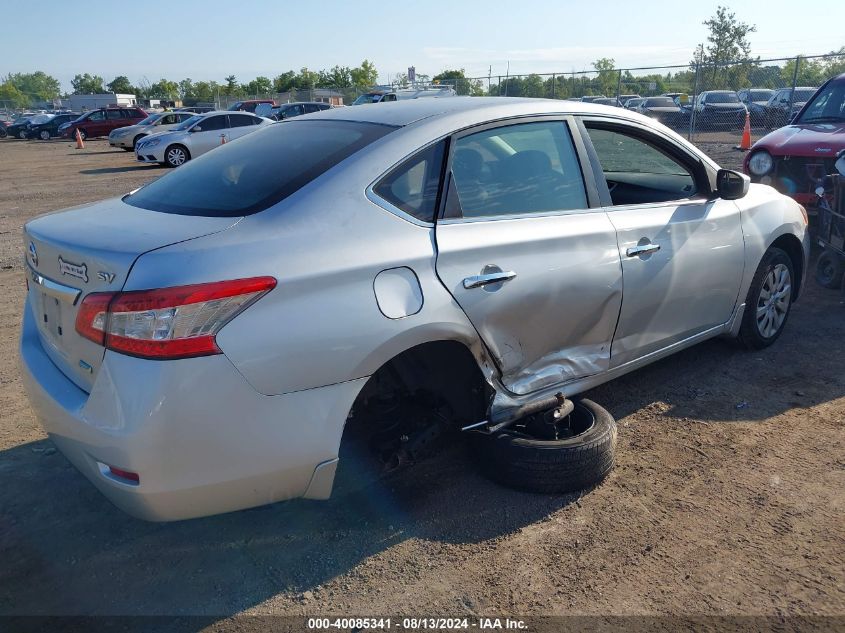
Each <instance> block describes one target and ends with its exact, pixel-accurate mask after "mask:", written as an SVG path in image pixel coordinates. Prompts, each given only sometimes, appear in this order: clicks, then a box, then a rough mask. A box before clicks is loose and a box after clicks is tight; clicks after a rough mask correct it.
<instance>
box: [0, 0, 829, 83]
mask: <svg viewBox="0 0 845 633" xmlns="http://www.w3.org/2000/svg"><path fill="white" fill-rule="evenodd" d="M723 1H724V0H723ZM132 4H137V6H138V7H139V8H138V9H137V10H135V11H130V10H129V7H130V6H131V5H132ZM717 4H718V2H712V3H710V2H701V1H679V0H675V1H669V0H662V1H660V2H656V1H653V2H632V1H631V0H628V1H617V0H601V1H593V2H585V1H584V0H580V1H578V2H566V1H563V0H557V1H552V0H533V1H532V0H526V1H524V2H514V1H513V0H511V1H510V2H496V1H495V0H488V1H486V2H481V1H476V0H462V1H457V0H452V1H447V0H427V1H426V2H423V3H408V2H401V1H396V2H385V1H383V0H382V1H380V2H376V1H373V0H358V1H356V2H336V1H334V0H322V1H320V0H318V1H314V2H290V1H289V0H288V1H273V2H254V1H251V0H240V1H238V2H235V1H233V0H202V1H201V2H192V1H190V0H188V1H184V0H177V1H173V0H170V1H167V0H144V1H142V2H139V3H132V2H109V1H106V2H100V3H86V2H67V0H63V1H61V2H59V1H57V0H39V2H36V3H31V4H26V5H25V6H23V7H21V8H19V9H18V10H16V11H15V12H14V14H15V15H14V19H13V22H14V23H15V24H16V26H15V28H11V27H10V25H9V24H8V23H7V24H6V27H7V28H4V29H3V36H2V38H0V73H2V74H3V75H5V74H6V73H8V72H19V71H20V72H31V71H34V70H43V71H45V72H47V73H49V74H51V75H53V76H55V77H57V78H59V79H60V80H61V81H62V84H63V88H66V89H69V87H70V79H71V78H72V77H73V76H74V75H75V74H76V73H84V72H88V73H91V74H97V75H100V76H102V77H104V78H105V80H106V81H110V80H111V79H113V78H114V77H115V75H127V76H128V77H129V79H130V81H132V82H133V83H137V82H139V81H143V80H146V81H149V82H155V81H157V80H158V79H160V78H162V77H166V78H168V79H172V80H176V81H178V80H179V79H183V78H185V77H190V78H191V79H193V80H195V81H196V80H202V79H215V80H217V81H222V79H223V77H225V76H226V75H229V74H234V75H236V76H237V78H238V80H239V81H241V82H245V81H248V80H250V79H252V78H254V77H255V76H256V75H266V76H269V77H271V78H272V77H273V76H275V75H278V74H279V73H281V72H283V71H285V70H288V69H294V70H298V69H299V68H301V67H303V66H307V67H308V68H309V69H312V70H319V69H321V68H328V67H331V66H334V65H335V64H339V65H342V66H357V65H358V64H359V63H360V62H361V60H363V59H365V58H366V59H369V60H371V61H373V62H374V63H375V65H376V67H377V68H378V70H379V73H380V80H381V81H387V80H389V78H390V76H392V75H395V74H396V73H399V72H405V70H406V69H407V67H408V66H411V65H414V66H416V68H417V72H418V73H426V74H429V75H434V74H436V73H437V72H439V71H441V70H443V69H446V68H456V67H457V68H461V67H463V68H465V69H466V70H467V74H468V75H470V76H482V75H487V72H488V67H489V66H492V73H493V75H494V76H495V75H498V74H504V73H505V71H506V67H507V64H508V61H510V72H511V74H518V73H529V72H571V71H573V70H583V69H587V68H590V63H591V62H592V61H593V60H595V59H597V58H599V57H612V58H613V59H615V60H616V65H617V67H629V66H644V65H649V64H654V65H669V64H674V63H679V64H683V63H686V62H687V61H688V60H689V59H690V57H691V56H692V51H693V49H694V48H695V45H696V44H698V43H699V42H701V41H703V40H704V38H705V37H706V29H705V27H704V26H702V25H701V22H702V21H703V20H705V19H706V18H708V17H709V16H710V15H712V14H713V13H714V12H715V10H716V6H717ZM821 5H824V12H823V15H821V16H820V15H819V14H817V13H814V12H813V11H812V7H814V6H815V7H820V6H821ZM95 6H100V7H102V9H103V10H101V11H97V10H95V9H94V8H93V7H95ZM730 6H731V8H732V10H733V11H735V12H736V14H737V17H738V18H740V19H741V20H743V21H745V22H749V23H753V24H756V25H757V33H754V34H753V35H752V37H751V38H750V39H751V42H752V46H753V53H754V54H755V55H761V56H763V57H780V56H791V55H795V54H797V53H804V54H815V53H822V52H827V51H829V50H831V49H838V48H839V47H840V46H843V45H845V29H843V25H845V2H843V1H842V0H828V1H827V2H823V3H808V4H806V5H801V4H800V3H798V4H796V3H795V2H794V0H793V1H792V2H787V1H785V0H761V1H757V0H748V1H744V2H734V3H732V4H730ZM797 6H798V7H801V6H803V7H804V8H800V9H797V10H796V7H797ZM68 7H72V8H68ZM24 25H25V26H24Z"/></svg>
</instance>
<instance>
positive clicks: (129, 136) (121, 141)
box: [109, 112, 194, 152]
mask: <svg viewBox="0 0 845 633" xmlns="http://www.w3.org/2000/svg"><path fill="white" fill-rule="evenodd" d="M193 115H194V113H193V112H155V113H153V114H151V115H150V116H148V117H147V118H146V119H144V120H143V121H141V122H140V123H137V124H135V125H127V126H126V127H119V128H117V129H116V130H112V132H111V134H109V145H111V146H112V147H119V148H121V149H125V150H126V151H127V152H131V151H133V150H134V149H135V144H136V143H138V141H140V140H141V139H142V138H144V137H145V136H150V135H151V134H158V133H159V132H167V131H168V130H172V129H173V128H175V127H177V126H178V125H180V124H182V123H184V122H185V121H187V120H188V119H190V118H191V117H192V116H193Z"/></svg>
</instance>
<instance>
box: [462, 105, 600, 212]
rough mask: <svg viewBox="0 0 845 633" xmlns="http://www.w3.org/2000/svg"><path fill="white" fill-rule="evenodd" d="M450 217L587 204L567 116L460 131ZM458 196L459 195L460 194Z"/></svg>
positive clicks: (558, 209) (552, 209)
mask: <svg viewBox="0 0 845 633" xmlns="http://www.w3.org/2000/svg"><path fill="white" fill-rule="evenodd" d="M452 184H453V185H454V189H455V190H454V194H455V195H453V192H451V191H450V193H449V200H448V201H447V206H448V208H447V210H446V215H447V217H458V216H463V217H464V218H470V217H492V216H501V215H511V214H528V213H547V212H551V211H568V210H573V209H586V208H587V194H586V190H585V188H584V180H583V178H582V176H581V168H580V165H579V164H578V158H577V156H576V154H575V148H574V147H573V145H572V139H571V138H570V136H569V131H568V129H567V127H566V125H565V124H564V123H563V122H559V121H556V122H540V123H520V124H517V125H508V126H504V127H496V128H492V129H489V130H484V131H482V132H478V133H475V134H469V135H467V136H462V137H460V138H459V139H458V140H457V142H456V143H455V149H454V152H453V157H452ZM456 196H457V199H456Z"/></svg>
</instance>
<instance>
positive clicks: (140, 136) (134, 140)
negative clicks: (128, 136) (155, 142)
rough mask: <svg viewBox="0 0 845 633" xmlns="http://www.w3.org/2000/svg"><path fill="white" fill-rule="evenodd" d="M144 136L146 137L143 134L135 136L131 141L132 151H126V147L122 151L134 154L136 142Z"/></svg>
mask: <svg viewBox="0 0 845 633" xmlns="http://www.w3.org/2000/svg"><path fill="white" fill-rule="evenodd" d="M144 136H146V135H145V134H139V135H138V136H136V137H135V138H133V139H132V149H128V148H126V147H124V148H123V149H125V150H126V151H127V152H134V151H135V148H136V147H137V146H138V141H140V140H141V139H142V138H144Z"/></svg>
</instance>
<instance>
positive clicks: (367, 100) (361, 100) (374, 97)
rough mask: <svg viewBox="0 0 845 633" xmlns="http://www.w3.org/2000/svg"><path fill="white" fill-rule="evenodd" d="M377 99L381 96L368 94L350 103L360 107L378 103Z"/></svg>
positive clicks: (372, 93) (373, 93)
mask: <svg viewBox="0 0 845 633" xmlns="http://www.w3.org/2000/svg"><path fill="white" fill-rule="evenodd" d="M379 99H381V95H380V94H378V93H375V92H368V93H367V94H364V95H361V96H360V97H358V98H357V99H355V101H353V102H352V105H362V104H364V103H378V102H379Z"/></svg>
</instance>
